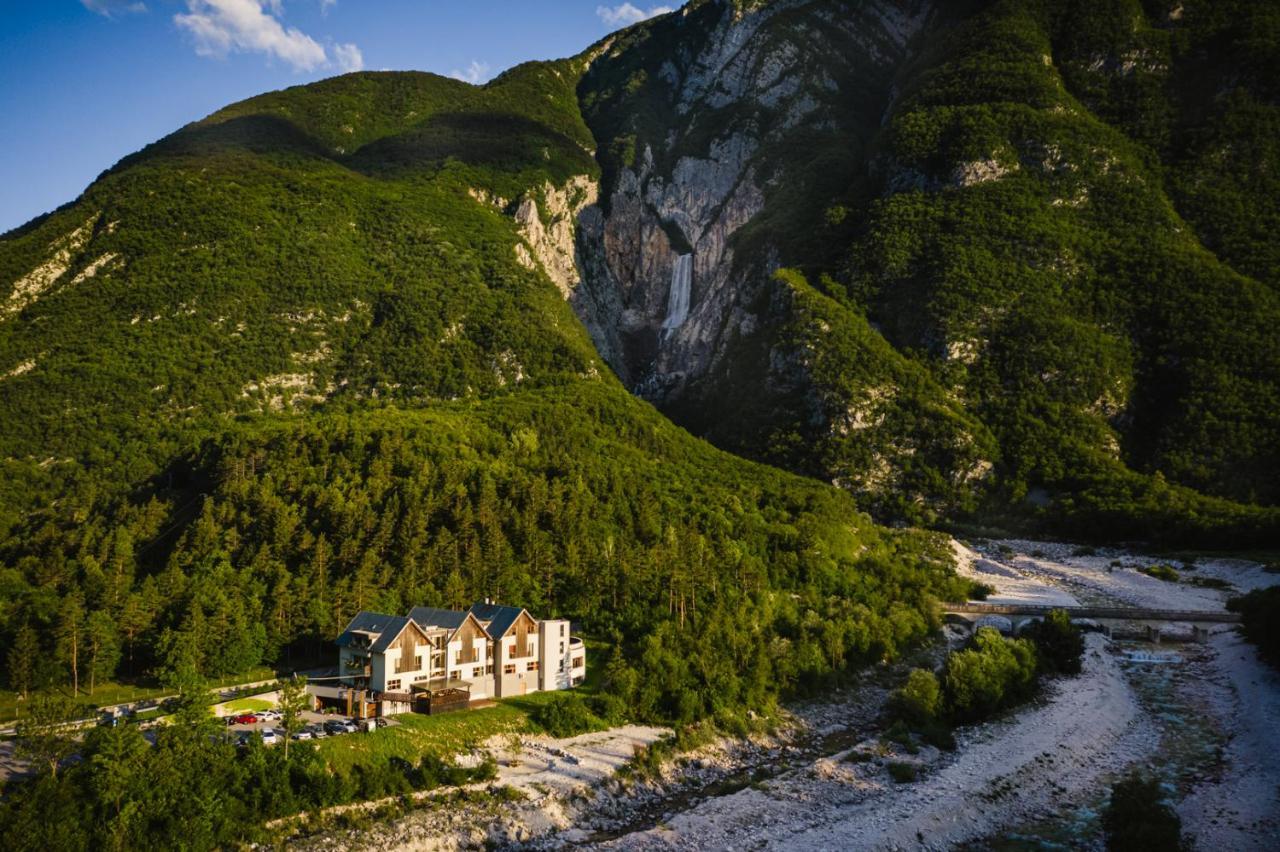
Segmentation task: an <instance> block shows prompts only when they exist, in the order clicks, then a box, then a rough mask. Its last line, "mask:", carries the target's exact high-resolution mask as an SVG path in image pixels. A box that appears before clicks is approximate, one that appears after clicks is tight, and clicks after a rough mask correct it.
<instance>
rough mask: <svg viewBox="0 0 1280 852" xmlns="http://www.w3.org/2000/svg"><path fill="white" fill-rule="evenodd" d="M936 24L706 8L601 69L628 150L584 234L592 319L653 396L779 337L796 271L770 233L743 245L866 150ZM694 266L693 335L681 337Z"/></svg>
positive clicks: (622, 365)
mask: <svg viewBox="0 0 1280 852" xmlns="http://www.w3.org/2000/svg"><path fill="white" fill-rule="evenodd" d="M927 15H928V11H927V4H924V3H893V2H876V3H869V4H854V3H830V2H822V3H818V2H811V0H785V2H777V3H770V4H764V5H757V6H755V7H754V8H751V9H744V8H743V7H742V6H741V5H740V4H737V3H733V2H707V3H701V4H697V3H695V4H691V5H690V6H688V7H686V8H685V9H684V10H682V12H680V13H677V14H675V15H672V16H670V17H669V18H668V19H666V20H664V21H661V22H659V23H657V24H655V25H654V26H652V27H650V28H648V29H646V30H644V31H641V32H632V33H629V34H624V35H623V36H622V37H620V38H619V39H618V41H617V42H616V43H613V44H611V45H609V46H608V48H607V49H606V50H605V52H604V54H603V55H602V56H601V57H600V58H599V59H598V60H597V61H596V63H595V65H594V66H593V68H592V70H591V71H590V72H589V73H588V75H587V77H586V79H585V80H584V83H583V87H582V89H583V91H585V92H586V93H587V94H586V98H585V104H586V107H587V113H588V117H589V120H590V121H591V123H592V125H593V129H596V130H597V135H598V136H600V135H603V136H604V137H605V138H604V139H603V140H602V141H604V142H606V143H608V144H609V145H610V147H609V149H608V150H606V151H605V152H604V157H605V158H606V160H608V161H609V162H607V164H606V179H607V181H608V185H607V186H606V187H605V193H606V197H605V198H604V199H603V203H602V204H601V205H600V206H598V207H593V208H590V209H588V210H587V211H585V213H584V214H583V216H582V220H581V224H582V228H581V238H580V244H579V245H580V252H581V258H582V263H583V268H584V287H583V288H582V290H581V291H580V292H579V293H578V294H577V296H576V298H575V302H576V305H577V307H578V310H579V313H580V315H581V316H582V317H583V319H584V321H586V323H587V325H588V327H590V328H592V329H594V330H595V332H596V341H597V344H598V345H599V347H600V349H601V351H602V352H603V353H604V355H605V357H606V358H607V360H608V361H609V363H610V364H611V365H612V366H613V367H614V369H615V370H616V371H617V372H618V374H619V375H620V376H622V378H623V379H624V381H625V382H627V384H628V385H629V386H631V387H632V388H633V389H635V390H636V391H637V392H638V393H639V394H641V395H642V396H645V397H647V398H649V399H652V400H655V401H657V402H659V403H667V402H674V401H676V400H678V399H679V398H680V397H681V395H682V394H683V393H684V392H685V391H686V390H687V388H688V386H689V384H690V383H691V382H693V381H696V380H697V379H699V378H701V377H703V376H706V375H707V374H709V373H710V372H712V371H714V370H715V369H716V367H717V366H719V365H720V364H721V363H722V362H723V361H724V359H725V358H727V357H730V355H731V352H732V351H733V349H734V347H735V345H737V343H736V341H740V340H741V339H744V338H752V337H755V336H757V335H758V334H760V333H761V332H762V330H763V329H764V328H765V327H766V326H767V321H768V318H767V317H764V316H762V315H761V312H762V309H763V308H764V306H761V305H759V304H757V301H758V298H759V295H760V293H761V289H762V287H763V286H765V285H767V282H768V281H769V280H770V276H771V273H772V272H773V271H774V270H775V269H776V268H777V267H778V265H779V264H780V263H783V262H795V261H796V258H788V257H785V252H784V250H783V247H782V246H781V245H779V244H777V243H778V242H779V241H776V240H773V239H771V238H770V235H769V234H768V233H767V232H766V233H764V234H757V235H756V236H758V237H763V239H757V240H755V241H753V244H752V245H751V246H750V248H749V249H747V250H745V251H743V250H740V249H739V247H738V240H737V239H736V238H737V236H738V235H739V234H740V233H741V232H742V229H743V228H744V226H746V225H748V223H751V222H752V221H753V220H755V219H757V217H759V216H760V215H761V214H762V213H763V212H765V211H766V209H767V208H768V207H769V205H770V204H771V203H773V204H774V205H775V206H777V207H782V206H786V205H787V204H788V203H789V201H790V198H789V196H791V195H792V194H793V193H794V191H795V190H797V189H800V187H797V186H795V185H794V183H795V181H796V180H805V179H808V180H810V181H811V180H812V179H813V178H814V177H815V175H813V174H806V172H807V171H808V169H809V167H811V166H812V165H813V161H814V160H815V159H817V158H819V157H821V156H822V155H823V154H824V153H825V152H826V145H827V144H829V143H831V142H832V141H835V140H837V139H838V140H839V142H840V144H850V143H851V144H852V145H854V146H857V145H859V144H860V143H862V142H864V141H865V139H866V138H867V137H868V136H869V135H870V131H871V130H872V128H874V127H875V126H876V125H877V124H878V120H879V114H880V112H881V111H882V110H883V108H884V105H885V103H886V102H887V99H888V96H889V84H890V82H891V79H892V76H893V73H894V70H895V68H896V66H897V65H898V63H900V62H901V61H902V60H903V59H904V57H905V56H906V49H905V48H906V45H907V43H908V41H909V40H910V39H911V37H912V36H913V35H914V34H915V33H916V32H918V31H919V29H920V27H921V26H922V25H923V22H924V21H925V19H926V18H927ZM655 43H660V44H662V45H664V47H665V49H663V50H654V49H653V46H654V44H655ZM654 118H661V119H665V120H663V121H653V119H654ZM610 167H612V168H610ZM816 177H817V178H818V179H819V180H821V179H822V177H823V176H822V175H821V174H818V175H816ZM826 177H827V178H836V177H838V176H837V175H827V176H826ZM827 189H828V192H829V193H830V194H835V193H837V192H839V191H840V190H842V189H843V187H841V186H839V183H838V180H836V181H833V182H831V183H830V184H828V188H827ZM820 194H821V190H820ZM685 254H691V255H692V256H693V261H692V262H693V284H692V300H691V306H690V310H689V314H688V318H687V319H686V320H685V321H684V322H683V323H681V324H680V325H679V326H678V327H672V328H668V329H667V330H666V333H663V324H664V321H665V320H666V319H667V314H666V311H667V306H668V302H669V299H668V293H669V290H670V288H671V286H672V281H673V274H672V273H673V269H674V268H675V265H676V261H677V258H679V257H680V256H681V255H685Z"/></svg>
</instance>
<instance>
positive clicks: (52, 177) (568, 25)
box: [0, 0, 678, 233]
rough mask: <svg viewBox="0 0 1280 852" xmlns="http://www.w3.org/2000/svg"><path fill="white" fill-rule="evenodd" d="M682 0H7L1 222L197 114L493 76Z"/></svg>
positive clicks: (0, 87)
mask: <svg viewBox="0 0 1280 852" xmlns="http://www.w3.org/2000/svg"><path fill="white" fill-rule="evenodd" d="M675 5H678V0H643V2H634V3H627V2H622V3H619V2H615V0H0V233H2V232H4V231H7V230H9V229H10V228H14V227H16V226H18V225H21V224H23V223H24V222H26V221H28V220H30V219H31V218H33V217H35V216H38V215H39V214H41V213H45V212H48V211H49V210H52V209H54V208H55V207H57V206H58V205H60V204H62V203H64V202H67V201H70V200H72V199H74V198H75V197H76V196H78V195H79V194H80V192H81V191H82V190H83V189H84V188H85V187H86V186H87V185H88V184H89V183H90V182H92V181H93V179H94V178H95V177H96V176H97V175H98V174H100V173H101V172H102V171H104V170H105V169H107V168H108V167H110V166H111V165H112V164H113V163H115V162H116V161H117V160H119V159H120V158H121V157H123V156H125V155H126V154H129V153H130V152H132V151H136V150H137V149H139V148H141V147H142V146H143V145H146V144H147V143H148V142H152V141H154V140H156V139H159V138H160V137H162V136H164V135H166V134H168V133H170V132H172V131H174V130H176V129H177V128H179V127H181V126H182V125H184V124H186V123H187V122H189V121H194V120H196V119H198V118H202V117H203V116H206V115H208V114H209V113H211V112H213V111H214V110H216V109H218V108H220V107H222V106H225V105H226V104H229V103H233V102H235V101H238V100H242V99H244V98H247V97H250V96H252V95H256V94H258V93H260V92H264V91H269V90H272V89H279V88H283V87H285V86H293V85H297V84H299V83H306V82H310V81H312V80H318V79H321V78H323V77H330V76H333V75H334V74H340V73H343V72H344V71H348V70H358V69H361V68H363V69H365V70H383V69H394V70H421V71H434V72H437V73H440V74H452V75H454V76H458V77H462V78H466V79H470V80H471V81H472V82H484V81H485V80H487V79H489V78H490V77H492V76H494V75H495V74H497V73H499V72H500V71H502V70H503V69H505V68H509V67H510V66H512V65H515V64H517V63H519V62H523V61H525V60H528V59H552V58H557V57H562V56H569V55H572V54H575V53H577V52H578V51H580V50H582V49H583V48H585V47H587V46H588V45H589V44H591V43H592V42H594V41H596V40H597V39H599V38H601V37H603V36H604V35H605V34H607V33H608V32H610V31H611V30H614V29H618V28H620V27H622V26H626V25H628V24H631V23H634V22H635V21H637V20H640V19H642V18H644V17H646V16H648V15H650V14H653V13H655V12H662V11H668V10H669V7H670V6H675Z"/></svg>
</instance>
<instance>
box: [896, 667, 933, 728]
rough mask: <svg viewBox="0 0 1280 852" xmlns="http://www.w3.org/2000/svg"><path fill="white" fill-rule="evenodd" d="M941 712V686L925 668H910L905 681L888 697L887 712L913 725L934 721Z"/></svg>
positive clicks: (917, 725)
mask: <svg viewBox="0 0 1280 852" xmlns="http://www.w3.org/2000/svg"><path fill="white" fill-rule="evenodd" d="M941 712H942V687H941V685H940V684H939V683H938V678H937V676H936V675H935V674H934V673H933V672H931V671H929V670H927V669H912V670H911V674H909V675H907V681H906V683H904V684H903V685H902V686H901V687H900V688H899V689H897V690H895V691H894V693H893V695H891V696H890V697H889V713H890V714H891V715H892V716H893V717H894V718H895V719H899V720H901V721H903V722H906V723H907V724H908V725H911V726H913V727H922V726H924V725H927V724H928V723H930V722H932V721H934V720H935V719H936V718H937V717H938V715H939V714H940V713H941Z"/></svg>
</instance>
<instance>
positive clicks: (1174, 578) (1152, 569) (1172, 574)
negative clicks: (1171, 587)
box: [1138, 564, 1178, 583]
mask: <svg viewBox="0 0 1280 852" xmlns="http://www.w3.org/2000/svg"><path fill="white" fill-rule="evenodd" d="M1138 570H1139V571H1141V572H1142V573H1143V574H1146V575H1147V576H1148V577H1155V578H1156V579H1157V580H1164V581H1165V582H1166V583H1176V582H1178V571H1177V569H1175V568H1174V567H1173V566H1172V565H1164V564H1160V565H1151V566H1149V567H1147V568H1139V569H1138Z"/></svg>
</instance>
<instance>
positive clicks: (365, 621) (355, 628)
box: [338, 611, 409, 652]
mask: <svg viewBox="0 0 1280 852" xmlns="http://www.w3.org/2000/svg"><path fill="white" fill-rule="evenodd" d="M408 623H409V619H407V618H405V617H404V616H402V615H387V614H385V613H381V612H364V611H362V612H358V613H356V617H355V618H353V619H351V623H350V624H348V625H347V629H346V630H344V631H342V635H341V636H339V637H338V647H340V648H345V647H347V646H348V645H354V644H357V642H359V641H360V640H364V641H367V642H368V643H369V650H370V651H374V652H381V651H385V650H387V648H388V647H389V646H390V645H391V643H392V642H394V641H396V637H397V636H399V635H400V633H401V632H402V631H403V630H404V628H405V625H406V624H408Z"/></svg>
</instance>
